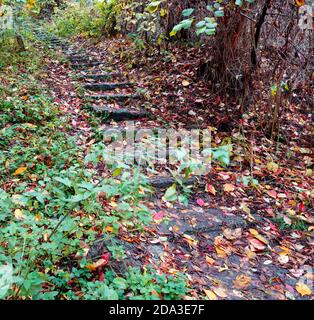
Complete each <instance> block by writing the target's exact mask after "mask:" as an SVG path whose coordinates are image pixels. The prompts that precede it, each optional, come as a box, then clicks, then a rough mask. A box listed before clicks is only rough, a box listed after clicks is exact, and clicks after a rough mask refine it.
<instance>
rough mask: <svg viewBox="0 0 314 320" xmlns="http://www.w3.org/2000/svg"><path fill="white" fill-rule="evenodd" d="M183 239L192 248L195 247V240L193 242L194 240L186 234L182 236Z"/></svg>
mask: <svg viewBox="0 0 314 320" xmlns="http://www.w3.org/2000/svg"><path fill="white" fill-rule="evenodd" d="M183 237H184V239H185V240H186V241H187V242H188V243H189V244H190V245H191V246H193V247H195V246H196V245H197V243H198V241H197V240H195V239H194V238H192V237H191V236H189V235H187V234H184V235H183Z"/></svg>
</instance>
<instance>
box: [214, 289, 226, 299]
mask: <svg viewBox="0 0 314 320" xmlns="http://www.w3.org/2000/svg"><path fill="white" fill-rule="evenodd" d="M212 290H213V291H214V293H215V294H216V295H217V296H218V297H220V298H227V297H228V295H227V293H226V290H225V289H224V288H222V287H213V288H212Z"/></svg>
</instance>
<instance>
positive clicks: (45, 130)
mask: <svg viewBox="0 0 314 320" xmlns="http://www.w3.org/2000/svg"><path fill="white" fill-rule="evenodd" d="M27 45H28V46H29V47H31V46H32V42H29V43H27ZM38 57H42V58H38ZM54 59H55V55H52V54H48V53H45V52H44V51H43V50H42V48H40V47H38V46H36V47H33V48H32V49H29V50H28V51H27V52H26V53H17V54H16V57H14V59H13V64H12V63H11V64H10V66H6V67H3V69H2V72H1V75H0V80H1V91H0V123H1V131H0V167H1V172H0V197H1V201H0V221H1V234H0V265H1V272H0V276H1V282H0V285H1V287H0V298H6V299H113V298H120V299H125V298H128V299H139V298H145V299H157V298H164V299H176V298H180V297H181V296H183V295H184V294H185V292H186V290H187V288H186V279H185V278H184V277H183V276H181V275H176V276H171V275H156V274H155V273H154V272H152V270H151V269H150V268H149V266H148V267H147V268H145V270H141V269H140V268H138V267H132V266H130V267H128V266H126V267H125V269H124V270H123V272H122V271H121V268H118V266H119V265H120V264H121V261H122V260H124V259H125V257H126V254H125V252H124V248H123V246H122V245H121V243H119V242H118V240H117V239H119V230H121V229H122V230H128V229H138V230H143V228H144V226H145V225H147V224H148V223H149V222H150V220H151V214H150V212H149V210H148V208H147V207H146V206H145V201H144V200H145V198H146V197H147V195H149V193H150V190H149V189H148V188H147V187H146V185H145V177H142V176H141V174H140V173H137V172H133V170H131V169H129V170H128V169H127V168H126V169H125V170H124V172H123V174H122V177H121V179H120V182H119V183H118V181H116V180H115V177H116V176H117V175H118V174H119V170H120V169H119V168H118V169H117V168H114V167H112V168H109V169H107V171H106V172H103V175H102V176H98V175H97V174H96V172H97V166H101V165H102V159H101V157H99V156H98V155H97V153H95V152H93V151H91V152H89V149H90V146H89V145H91V144H92V143H93V141H92V140H91V132H92V131H93V130H92V129H91V128H90V127H89V123H91V124H92V123H96V124H97V121H96V120H93V119H92V118H91V116H90V115H88V114H85V113H84V112H82V113H81V114H79V113H77V112H76V111H78V108H79V107H80V101H79V100H78V99H77V98H75V95H71V94H72V93H73V92H74V88H73V87H72V85H71V81H70V79H69V77H68V70H67V69H66V68H64V67H63V66H62V65H61V64H59V62H58V61H57V60H54ZM4 66H5V64H4ZM43 66H45V67H43ZM62 77H63V79H64V81H62V83H60V82H59V81H60V79H62ZM75 108H77V109H75ZM85 118H86V119H88V120H89V122H87V121H86V119H85ZM88 140H91V141H88ZM88 142H90V143H88ZM117 170H118V171H117ZM131 174H132V175H133V176H134V179H133V180H132V179H130V175H131ZM136 176H137V178H136ZM97 241H101V243H102V244H103V243H104V241H105V243H106V245H105V247H102V249H101V251H99V250H96V251H95V249H94V254H92V253H91V252H92V251H93V248H94V246H95V243H97ZM104 266H106V268H108V266H109V269H107V271H104V270H103V269H104Z"/></svg>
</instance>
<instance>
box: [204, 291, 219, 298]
mask: <svg viewBox="0 0 314 320" xmlns="http://www.w3.org/2000/svg"><path fill="white" fill-rule="evenodd" d="M204 292H205V294H206V296H207V297H208V299H209V300H217V296H216V294H215V293H214V292H213V291H211V290H207V289H204Z"/></svg>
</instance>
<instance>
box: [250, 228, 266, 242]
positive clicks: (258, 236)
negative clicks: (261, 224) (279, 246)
mask: <svg viewBox="0 0 314 320" xmlns="http://www.w3.org/2000/svg"><path fill="white" fill-rule="evenodd" d="M249 231H250V233H251V235H253V236H254V238H256V239H258V240H259V241H261V242H263V243H265V244H268V240H267V239H266V238H264V237H263V236H261V235H260V234H259V233H258V232H257V231H256V230H255V229H249Z"/></svg>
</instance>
